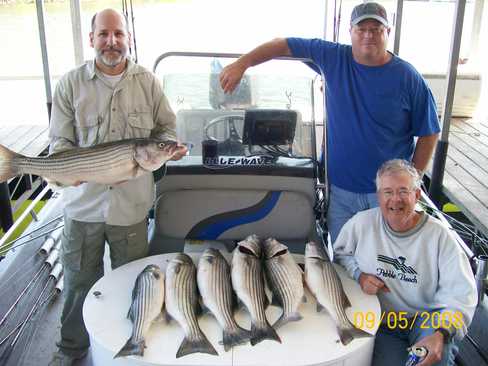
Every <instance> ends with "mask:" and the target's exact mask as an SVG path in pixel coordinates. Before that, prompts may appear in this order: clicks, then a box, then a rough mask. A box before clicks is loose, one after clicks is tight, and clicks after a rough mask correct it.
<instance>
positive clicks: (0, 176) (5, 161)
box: [0, 145, 20, 182]
mask: <svg viewBox="0 0 488 366" xmlns="http://www.w3.org/2000/svg"><path fill="white" fill-rule="evenodd" d="M17 156H20V155H19V154H17V153H15V152H13V151H12V150H10V149H8V148H6V147H5V146H3V145H0V182H5V181H7V180H9V179H10V178H13V177H15V176H16V175H18V174H19V173H20V172H19V171H18V169H17V168H16V167H15V166H14V164H13V162H12V160H13V159H14V158H15V157H17Z"/></svg>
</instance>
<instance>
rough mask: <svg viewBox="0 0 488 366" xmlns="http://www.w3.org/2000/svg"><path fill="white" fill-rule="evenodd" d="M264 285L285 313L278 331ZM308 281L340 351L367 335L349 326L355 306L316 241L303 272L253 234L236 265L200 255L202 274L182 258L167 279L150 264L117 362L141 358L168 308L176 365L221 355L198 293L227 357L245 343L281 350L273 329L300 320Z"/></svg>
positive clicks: (215, 254)
mask: <svg viewBox="0 0 488 366" xmlns="http://www.w3.org/2000/svg"><path fill="white" fill-rule="evenodd" d="M263 274H264V275H263ZM265 278H266V283H267V285H268V287H269V289H270V291H271V293H272V296H273V301H272V304H274V305H277V306H279V307H281V308H282V309H283V312H282V315H281V316H280V318H279V319H278V320H277V321H276V322H275V323H274V324H273V326H271V325H270V323H269V322H268V320H267V318H266V314H265V309H266V307H267V306H268V304H269V299H268V297H267V295H266V291H265V286H266V285H265ZM303 282H305V283H306V285H307V287H308V288H309V290H310V292H311V293H312V294H313V295H314V296H315V298H316V300H317V311H321V310H323V309H325V310H326V311H327V313H328V314H329V315H330V316H331V317H332V319H333V320H334V322H335V324H336V326H337V331H338V335H339V338H340V340H341V342H342V344H344V345H347V344H348V343H349V342H351V341H352V339H353V338H358V337H367V336H370V334H369V333H366V332H364V331H362V330H361V329H357V328H355V327H354V325H353V324H352V323H351V322H350V321H349V320H348V318H347V316H346V313H345V309H346V308H347V307H349V306H351V304H350V302H349V300H348V298H347V296H346V294H345V292H344V290H343V287H342V283H341V281H340V279H339V276H338V275H337V273H336V272H335V269H334V266H333V265H332V263H331V262H330V261H329V259H328V257H327V255H326V254H325V252H324V250H323V248H322V247H321V246H319V245H318V244H316V243H315V242H309V243H307V244H306V247H305V273H303V271H302V269H301V268H300V266H298V264H297V263H296V262H295V260H294V258H293V256H292V255H291V254H290V253H289V251H288V248H287V247H286V246H285V245H284V244H282V243H280V242H278V241H277V240H275V239H273V238H270V239H267V240H265V241H263V242H261V240H260V239H259V238H258V237H257V236H256V235H251V236H249V237H247V238H246V239H245V240H243V241H240V242H239V243H238V244H237V247H236V248H235V250H234V252H233V255H232V265H231V266H229V264H228V263H227V261H226V259H225V258H224V257H223V256H222V254H221V253H220V251H219V250H217V249H213V248H210V249H207V250H205V251H204V252H203V254H202V255H201V256H200V258H199V261H198V268H197V267H196V266H195V264H194V263H193V260H192V259H191V258H190V257H189V256H188V255H186V254H184V253H179V254H177V255H176V256H175V257H174V258H173V259H172V260H171V261H170V262H169V263H168V265H167V267H166V272H165V273H163V272H162V271H161V269H160V268H159V267H158V266H157V265H148V266H147V267H146V268H145V269H144V270H143V271H142V272H141V273H140V274H139V275H138V277H137V279H136V282H135V285H134V289H133V291H132V303H131V306H130V309H129V313H128V317H129V318H130V320H131V321H132V323H133V327H132V334H131V336H130V338H129V340H128V341H127V343H126V344H125V345H124V346H123V347H122V349H121V350H120V351H119V352H118V353H117V354H116V355H115V357H120V356H127V355H141V356H142V355H143V354H144V348H145V336H146V334H147V332H148V330H149V328H150V325H151V323H152V322H153V321H154V320H156V319H157V318H158V317H160V315H161V313H162V309H163V305H164V308H165V311H166V315H167V318H168V319H174V320H176V321H177V322H178V324H179V325H180V326H181V327H182V328H183V330H184V333H185V337H184V340H183V342H182V343H181V345H180V347H179V349H178V351H177V353H176V358H179V357H182V356H185V355H188V354H192V353H196V352H201V353H207V354H212V355H217V351H216V350H215V348H214V347H213V346H212V344H211V343H210V342H209V340H208V339H207V337H206V336H205V334H204V333H203V332H202V330H201V329H200V326H199V324H198V320H197V315H198V314H199V311H198V309H199V295H198V293H199V294H200V297H201V302H202V305H203V307H204V308H205V309H206V310H208V311H210V313H212V314H213V316H214V317H215V318H216V320H217V322H218V323H219V325H220V326H221V328H222V330H223V337H222V344H223V346H224V350H225V351H228V350H230V349H231V348H232V347H233V346H236V345H240V344H244V343H247V342H248V341H250V343H251V345H253V346H254V345H255V344H257V343H259V342H261V341H263V340H265V339H269V340H274V341H277V342H280V343H281V339H280V337H279V335H278V334H277V332H276V330H275V329H276V328H279V327H281V326H283V325H284V324H286V323H288V322H290V321H299V320H301V319H302V316H301V314H300V313H299V307H300V304H301V303H302V302H304V301H306V298H305V291H304V284H303ZM233 291H235V293H236V295H237V297H238V299H239V301H240V302H241V303H242V304H243V305H244V306H245V308H246V309H247V311H248V312H249V314H250V318H251V329H250V330H246V329H243V328H242V327H241V326H239V325H238V324H237V322H236V321H235V319H234V310H235V309H236V307H235V306H234V305H235V300H234V299H235V297H234V293H233Z"/></svg>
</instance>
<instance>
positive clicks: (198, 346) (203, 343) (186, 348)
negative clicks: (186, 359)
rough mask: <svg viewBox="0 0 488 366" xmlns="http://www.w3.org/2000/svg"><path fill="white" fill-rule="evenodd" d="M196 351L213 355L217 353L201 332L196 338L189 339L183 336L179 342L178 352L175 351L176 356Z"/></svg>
mask: <svg viewBox="0 0 488 366" xmlns="http://www.w3.org/2000/svg"><path fill="white" fill-rule="evenodd" d="M197 352H200V353H208V354H210V355H215V356H218V355H219V354H218V353H217V351H216V350H215V348H214V347H213V346H212V344H211V343H210V342H209V340H208V339H207V337H205V335H204V334H203V333H201V336H200V337H199V338H198V339H196V340H189V339H188V338H187V337H185V339H183V342H181V345H180V348H178V352H176V358H180V357H183V356H186V355H189V354H192V353H197Z"/></svg>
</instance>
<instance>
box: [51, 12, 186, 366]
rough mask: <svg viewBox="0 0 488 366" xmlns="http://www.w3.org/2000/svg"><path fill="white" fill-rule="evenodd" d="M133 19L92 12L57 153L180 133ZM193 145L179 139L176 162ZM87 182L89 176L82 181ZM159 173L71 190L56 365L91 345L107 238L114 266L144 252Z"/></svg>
mask: <svg viewBox="0 0 488 366" xmlns="http://www.w3.org/2000/svg"><path fill="white" fill-rule="evenodd" d="M130 42H131V34H130V33H129V30H128V24H127V20H126V19H125V18H124V16H123V15H121V14H120V13H119V12H117V11H115V10H113V9H105V10H103V11H101V12H99V13H97V14H95V15H94V16H93V18H92V27H91V32H90V46H91V47H93V48H94V50H95V59H94V60H92V61H88V62H86V63H85V64H84V65H82V66H80V67H78V68H76V69H74V70H72V71H70V72H68V73H67V74H66V75H64V76H63V77H62V78H61V80H60V81H59V83H58V85H57V87H56V92H55V95H54V100H53V110H52V117H51V124H50V132H49V135H50V138H51V146H50V152H51V153H53V152H58V151H62V150H67V149H70V148H73V147H86V146H93V145H96V144H99V143H103V142H108V141H116V140H121V139H127V138H145V137H154V138H160V139H175V138H176V134H175V115H174V113H173V111H172V110H171V108H170V106H169V103H168V101H167V99H166V97H165V96H164V94H163V91H162V87H161V85H160V83H159V81H158V79H157V78H156V77H155V76H154V75H153V74H152V73H151V72H149V71H148V70H146V69H145V68H143V67H141V66H139V65H137V64H135V63H133V62H132V61H131V60H130V58H129V57H128V49H129V44H130ZM185 154H186V148H185V147H184V146H183V145H179V149H178V152H177V154H176V156H175V157H174V158H173V160H178V159H181V158H182V157H183V156H184V155H185ZM80 183H81V182H80ZM154 195H155V189H154V179H153V176H152V174H150V173H148V174H145V175H143V176H141V177H139V178H136V179H132V180H129V181H127V182H123V183H120V184H116V185H112V186H108V185H103V184H96V183H82V184H78V185H76V186H74V187H68V188H65V190H64V192H63V201H64V203H65V209H64V220H65V224H64V225H65V226H64V232H63V237H62V244H61V245H62V263H63V267H64V281H65V293H64V294H65V295H64V300H65V302H64V308H63V313H62V316H61V339H60V341H59V342H58V343H57V345H58V347H59V350H58V352H56V353H55V354H54V356H53V359H52V361H51V362H50V365H72V364H73V362H74V361H75V360H77V359H80V358H83V357H84V356H85V355H86V354H87V351H88V348H89V346H90V342H89V337H88V333H87V331H86V328H85V325H84V323H83V318H82V306H83V301H84V299H85V297H86V295H87V293H88V290H89V289H90V288H91V286H92V285H93V284H94V283H95V282H96V281H97V280H98V279H99V278H101V277H102V276H103V253H104V248H105V241H107V242H108V245H109V247H110V259H111V264H112V268H116V267H118V266H120V265H123V264H125V263H127V262H129V261H132V260H134V259H138V258H141V257H144V256H145V255H146V254H147V250H148V241H147V213H148V211H149V209H150V208H151V206H152V204H153V200H154Z"/></svg>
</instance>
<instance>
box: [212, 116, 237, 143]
mask: <svg viewBox="0 0 488 366" xmlns="http://www.w3.org/2000/svg"><path fill="white" fill-rule="evenodd" d="M235 121H244V116H242V115H239V114H229V115H226V116H219V117H217V118H214V119H213V120H211V121H209V122H208V123H207V125H206V126H205V127H204V128H203V132H204V134H205V138H206V139H207V140H216V141H225V140H231V141H239V142H241V141H242V136H241V134H240V133H239V131H238V130H237V128H236V125H235ZM220 123H222V124H226V125H227V128H228V131H229V137H228V138H226V139H225V138H222V139H219V138H217V137H215V136H212V135H210V133H209V130H210V128H212V127H213V126H215V125H217V124H220Z"/></svg>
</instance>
